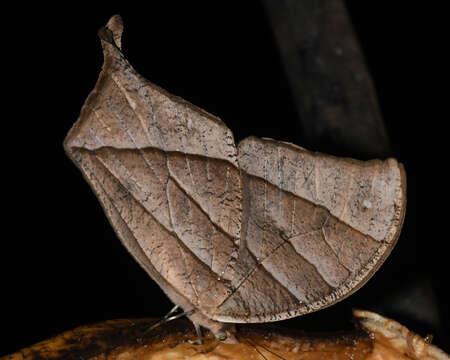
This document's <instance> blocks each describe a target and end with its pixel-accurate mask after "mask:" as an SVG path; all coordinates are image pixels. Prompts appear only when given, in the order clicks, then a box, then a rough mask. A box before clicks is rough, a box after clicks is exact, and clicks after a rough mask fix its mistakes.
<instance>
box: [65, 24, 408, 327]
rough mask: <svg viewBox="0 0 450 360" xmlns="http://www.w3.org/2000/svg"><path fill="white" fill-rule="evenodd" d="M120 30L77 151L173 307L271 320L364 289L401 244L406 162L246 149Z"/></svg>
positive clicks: (290, 148) (70, 140)
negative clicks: (136, 51) (149, 64)
mask: <svg viewBox="0 0 450 360" xmlns="http://www.w3.org/2000/svg"><path fill="white" fill-rule="evenodd" d="M119 21H120V19H119V18H118V17H113V18H112V19H111V21H110V23H109V24H108V27H107V28H106V29H104V30H103V33H102V34H101V38H102V46H103V49H104V55H105V63H104V66H103V69H102V72H101V74H100V77H99V80H98V82H97V85H96V87H95V89H94V91H93V92H92V93H91V94H90V95H89V97H88V99H87V101H86V103H85V105H84V106H83V109H82V111H81V115H80V119H79V120H78V121H77V122H76V124H75V125H74V126H73V128H72V130H71V131H70V132H69V134H68V136H67V138H66V141H65V149H66V151H67V153H68V154H69V156H70V157H71V158H72V159H73V160H74V162H75V163H76V164H77V166H78V167H79V168H80V169H81V171H82V172H83V174H84V176H85V178H86V179H87V181H88V182H89V184H90V185H91V187H92V189H93V190H94V192H95V193H96V195H97V196H98V198H99V200H100V202H101V204H102V206H103V208H104V210H105V213H106V215H107V216H108V219H109V220H110V222H111V224H112V226H113V228H114V229H115V231H116V232H117V234H118V236H119V238H120V239H121V241H122V242H123V243H124V245H125V246H126V247H127V249H128V250H129V251H130V253H131V254H132V255H133V256H134V257H135V258H136V260H137V261H138V262H139V263H140V264H141V266H143V268H144V269H145V270H146V271H147V272H148V273H149V274H150V275H151V276H152V278H153V279H154V280H155V281H156V282H157V283H158V284H159V285H160V286H161V288H162V289H163V290H164V291H165V292H166V294H167V295H168V296H169V297H170V299H171V300H172V301H173V302H174V303H176V304H178V305H180V306H182V307H183V308H184V310H190V309H196V311H198V312H201V313H202V314H203V315H205V316H206V317H207V318H208V319H212V320H216V321H220V322H265V321H274V320H280V319H285V318H289V317H293V316H297V315H300V314H303V313H306V312H310V311H314V310H317V309H319V308H321V307H324V306H328V305H330V304H332V303H334V302H336V301H338V300H339V299H341V298H343V297H345V296H346V295H348V294H350V293H351V292H353V291H354V290H356V289H357V288H359V287H360V286H361V285H362V284H363V283H364V282H365V281H366V280H367V279H368V278H369V277H370V274H371V273H372V272H373V271H375V270H376V269H377V268H378V267H379V266H380V264H381V263H382V261H383V260H384V258H385V257H386V256H387V255H388V253H389V252H390V250H391V249H392V247H393V245H394V243H395V240H396V238H397V236H398V231H399V229H400V227H401V222H402V220H403V213H404V208H405V193H404V189H405V184H404V182H405V179H404V173H403V170H402V167H401V166H400V165H399V164H398V163H397V162H396V161H395V160H393V159H389V160H387V161H384V162H383V161H378V160H376V161H369V162H360V161H356V160H350V159H339V158H335V157H332V156H328V155H322V154H315V153H311V152H309V151H306V150H304V149H302V148H299V147H296V146H294V145H291V144H286V143H282V142H277V141H274V140H268V139H258V138H248V139H246V140H244V141H242V142H241V143H240V144H239V149H237V148H236V146H235V144H234V140H233V136H232V133H231V131H230V130H229V129H228V128H227V127H226V126H225V125H224V124H223V123H222V121H220V120H219V119H218V118H216V117H214V116H212V115H210V114H208V113H206V112H205V111H203V110H201V109H198V108H196V107H195V106H193V105H191V104H189V103H187V102H185V101H184V100H182V99H180V98H176V97H174V96H172V95H169V94H168V93H167V92H165V91H164V90H162V89H160V88H158V87H157V86H155V85H153V84H152V83H150V82H149V81H147V80H146V79H144V78H142V77H141V76H140V75H139V74H138V73H137V72H136V71H135V70H134V69H133V68H132V67H131V65H130V64H129V63H128V62H127V61H126V59H125V58H124V57H123V55H122V53H121V50H120V48H119V47H120V35H121V30H122V28H121V23H120V22H119ZM109 29H113V31H112V32H111V31H109ZM205 326H206V325H205Z"/></svg>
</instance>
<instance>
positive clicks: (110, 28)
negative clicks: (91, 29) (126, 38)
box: [98, 14, 123, 49]
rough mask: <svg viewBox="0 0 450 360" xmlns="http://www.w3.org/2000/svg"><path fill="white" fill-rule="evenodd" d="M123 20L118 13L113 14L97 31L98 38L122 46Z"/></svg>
mask: <svg viewBox="0 0 450 360" xmlns="http://www.w3.org/2000/svg"><path fill="white" fill-rule="evenodd" d="M122 33H123V20H122V17H121V16H120V15H117V14H116V15H113V16H111V18H110V19H109V20H108V22H107V23H106V25H105V26H104V27H102V28H101V29H100V30H99V31H98V36H99V37H100V39H101V40H102V41H104V42H106V43H109V44H111V45H115V46H117V47H118V48H119V49H121V48H122Z"/></svg>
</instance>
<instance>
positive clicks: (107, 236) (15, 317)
mask: <svg viewBox="0 0 450 360" xmlns="http://www.w3.org/2000/svg"><path fill="white" fill-rule="evenodd" d="M185 3H187V2H175V1H166V2H162V1H161V2H151V1H148V2H146V5H145V6H143V5H142V4H132V3H131V2H127V3H126V4H122V5H120V6H113V5H111V3H109V5H106V4H104V5H102V6H100V4H97V5H96V6H93V5H92V4H91V5H88V4H83V3H81V2H77V3H73V4H75V5H67V4H65V5H64V6H60V7H58V5H53V6H48V7H45V6H44V5H40V6H39V7H37V6H36V7H30V6H27V7H26V8H25V7H24V8H23V9H19V8H16V9H14V10H11V11H9V12H5V14H4V15H3V16H4V18H7V20H11V21H9V22H8V24H7V25H6V24H5V23H4V24H3V26H5V29H4V30H3V31H2V34H3V37H4V39H3V49H4V51H3V54H4V55H3V56H4V57H5V58H7V60H8V61H9V62H10V63H11V66H7V67H6V66H5V67H3V74H4V78H6V77H7V78H8V80H9V81H11V84H12V85H8V86H6V85H4V87H6V88H7V90H8V92H9V96H8V97H6V98H5V99H6V102H5V104H4V107H6V108H10V109H12V110H13V111H12V112H11V113H9V115H7V116H5V115H4V116H2V120H3V121H2V127H3V131H2V135H3V144H4V146H3V150H4V151H3V156H2V160H3V166H4V170H3V178H4V179H5V180H6V184H5V185H3V186H2V188H3V194H4V195H6V201H4V202H3V204H4V208H5V209H6V210H7V215H6V217H4V218H3V228H4V233H3V235H2V239H3V241H2V244H3V246H2V253H1V256H2V263H1V269H0V270H1V275H0V276H1V284H2V285H1V291H2V295H1V299H2V305H1V308H0V321H1V323H0V324H1V326H2V328H3V329H6V330H7V335H6V337H3V338H2V340H0V355H3V354H6V353H10V352H13V351H16V350H18V349H19V348H21V347H24V346H28V345H31V344H32V343H34V342H37V341H40V340H43V339H45V338H48V337H49V336H51V335H55V334H57V333H60V332H62V331H64V330H67V329H70V328H73V327H75V326H78V325H83V324H88V323H92V322H96V321H101V320H106V319H114V318H132V317H147V316H151V317H157V316H162V315H164V314H165V313H166V312H167V311H168V310H169V309H170V308H171V306H172V304H171V303H170V302H169V301H168V299H167V298H166V296H165V295H164V293H163V292H162V291H161V290H160V289H159V288H158V287H157V286H156V284H155V283H154V282H153V281H152V280H151V279H150V278H149V277H148V276H147V275H146V273H145V272H144V271H143V270H141V268H140V267H139V266H138V265H137V263H135V261H134V260H133V259H132V257H131V256H130V255H129V254H128V253H127V252H126V250H125V248H124V247H123V246H122V245H121V243H120V241H119V240H118V239H117V237H116V236H115V234H114V232H113V230H112V228H111V227H110V225H109V223H108V221H107V220H106V217H105V216H104V214H103V212H102V209H101V207H100V205H99V203H98V201H97V200H96V198H95V196H94V195H93V193H92V192H91V190H90V188H89V186H88V184H87V183H86V182H85V181H84V180H83V178H82V176H81V174H80V172H79V171H78V170H77V168H76V167H75V166H74V165H73V164H72V163H71V162H70V161H69V160H68V159H67V157H66V156H65V154H64V151H63V148H62V142H63V139H64V137H65V135H66V133H67V131H68V130H69V129H70V127H71V126H72V124H73V123H74V122H75V120H76V119H77V117H78V114H79V111H80V109H81V106H82V105H83V102H84V100H85V99H86V97H87V95H88V94H89V92H90V91H91V90H92V88H93V87H94V85H95V82H96V79H97V76H98V73H99V71H100V68H101V64H102V53H101V47H100V42H99V40H98V37H97V30H98V29H99V28H100V27H101V26H102V25H104V24H105V23H106V22H107V20H108V19H109V17H110V16H111V15H113V14H116V13H119V14H120V15H121V16H122V18H123V20H124V23H125V32H124V35H123V39H122V44H123V51H124V53H125V56H126V57H127V58H128V59H129V61H130V62H131V64H132V65H133V66H134V67H135V68H136V69H137V70H138V71H139V72H140V73H141V74H142V75H144V76H145V77H146V78H148V79H150V80H151V81H152V82H154V83H156V84H158V85H160V86H161V87H163V88H165V89H166V90H168V91H169V92H171V93H173V94H175V95H178V96H181V97H183V98H185V99H186V100H188V101H190V102H192V103H194V104H196V105H197V106H200V107H202V108H204V109H206V110H207V111H208V112H210V113H212V114H215V115H217V116H219V117H220V118H222V119H223V120H224V122H225V123H226V124H227V125H228V126H229V127H230V129H231V130H232V131H233V132H234V134H235V139H236V141H239V140H241V139H243V138H244V137H246V136H249V135H256V136H259V137H263V136H264V137H271V138H275V139H279V140H284V141H290V142H294V143H297V144H299V145H301V144H302V134H301V132H300V131H299V130H298V129H299V126H298V120H297V114H296V111H295V107H294V105H293V102H292V97H291V94H290V89H289V85H288V82H287V79H286V76H285V74H284V71H283V68H282V65H281V61H280V58H279V54H278V49H277V45H276V43H275V40H274V38H273V35H272V33H271V29H270V25H269V22H268V19H267V16H266V14H265V12H264V7H263V6H262V4H261V3H260V2H259V1H246V2H243V1H241V2H233V1H230V2H220V3H219V2H212V1H211V2H198V3H197V2H196V5H193V4H192V3H193V2H189V3H190V4H189V5H187V4H185ZM183 4H184V5H183ZM347 5H348V8H349V11H350V15H351V18H352V21H353V23H354V26H355V29H356V32H357V35H358V37H359V39H360V41H361V45H362V48H363V51H364V53H365V55H366V59H367V63H368V66H369V69H370V72H371V74H372V76H373V78H374V82H375V86H376V89H377V92H378V97H379V102H380V106H381V110H382V113H383V116H384V118H385V121H386V125H387V128H388V131H389V135H390V137H391V141H392V145H393V149H394V150H393V152H394V155H395V157H397V158H398V159H399V160H400V161H401V162H402V163H404V164H405V168H406V171H407V174H408V208H407V214H406V220H405V225H404V230H403V232H402V234H401V237H400V239H399V243H398V245H397V247H396V248H395V249H394V250H393V252H392V254H391V256H390V257H389V258H388V259H387V260H386V262H385V265H383V266H382V267H381V269H380V270H379V272H378V273H377V274H376V275H375V276H374V277H373V278H372V279H371V280H370V281H369V282H368V283H367V284H366V286H364V287H363V288H362V289H361V290H359V291H358V292H357V293H355V294H354V295H353V296H351V297H349V298H347V299H346V300H344V301H342V302H340V303H338V304H336V305H335V306H332V307H330V308H328V309H324V310H322V311H320V312H317V313H314V314H310V315H306V316H303V317H301V318H297V319H293V320H289V321H285V322H283V323H282V325H284V326H290V327H295V328H299V329H305V330H319V331H335V330H338V329H345V328H351V327H352V324H351V322H350V319H351V309H352V308H354V307H357V308H363V309H368V310H375V311H380V312H381V313H382V314H384V315H387V316H392V317H394V318H395V319H397V320H399V321H401V322H402V323H404V324H405V325H407V326H408V327H410V328H411V329H413V330H415V331H417V332H419V333H421V334H422V335H426V334H428V333H433V334H435V342H436V343H437V344H439V345H440V346H441V347H443V348H444V349H448V342H449V338H448V332H449V328H448V322H445V321H443V320H444V316H446V315H448V306H447V305H446V303H445V299H444V291H445V287H446V281H445V280H446V279H444V278H445V277H446V275H447V274H448V270H447V267H446V264H442V263H439V262H438V261H436V260H435V256H434V254H435V253H436V252H439V251H441V250H440V249H442V250H443V249H444V247H443V243H442V242H441V240H440V237H434V236H428V237H426V238H423V237H419V235H418V234H417V231H418V228H419V226H418V225H419V224H420V223H421V221H420V219H421V211H418V210H419V209H418V205H417V201H418V200H417V195H416V194H417V193H418V188H419V186H418V183H417V175H418V172H419V167H420V166H421V165H420V162H419V160H418V158H417V153H418V147H419V145H418V139H417V131H416V126H415V123H416V120H417V116H418V115H417V114H416V111H415V105H414V103H413V101H412V98H411V93H412V92H415V91H416V90H415V89H416V88H417V87H418V84H417V82H416V76H415V74H416V73H417V70H418V69H417V63H415V62H414V61H413V60H412V59H413V58H414V54H415V53H416V51H417V42H416V39H415V35H412V33H411V29H412V28H413V27H414V26H416V23H415V21H412V20H411V18H410V17H409V13H408V12H405V9H404V8H402V7H401V6H400V5H395V4H392V2H388V1H385V2H372V3H370V4H368V3H367V2H364V4H362V3H361V2H359V1H347ZM4 84H5V83H4ZM5 114H6V113H5ZM314 150H319V151H326V150H327V145H326V144H316V147H315V149H314ZM339 155H345V154H339ZM3 198H4V199H5V196H4V197H3ZM422 210H423V211H425V210H424V209H422ZM415 284H418V285H417V286H416V285H415ZM411 288H413V290H411ZM411 291H412V293H411ZM399 294H400V295H399ZM403 294H406V295H403ZM398 297H400V298H402V299H403V301H405V300H406V301H407V302H409V308H408V306H403V305H400V306H393V305H392V304H391V303H392V302H393V301H394V300H392V299H394V298H398ZM391 300H392V301H391ZM400 303H401V301H400ZM430 304H432V305H430ZM433 304H434V305H433ZM410 308H412V309H413V310H412V311H411V310H409V309H410ZM422 314H423V315H422ZM427 314H431V315H427ZM433 314H434V315H433ZM436 314H437V315H436ZM436 316H437V317H436ZM436 319H437V320H436Z"/></svg>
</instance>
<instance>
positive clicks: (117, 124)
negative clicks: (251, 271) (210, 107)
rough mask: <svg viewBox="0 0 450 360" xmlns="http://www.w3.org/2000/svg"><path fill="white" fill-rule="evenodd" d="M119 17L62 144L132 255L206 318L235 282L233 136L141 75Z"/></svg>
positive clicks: (237, 210) (237, 198)
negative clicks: (127, 54) (123, 45)
mask: <svg viewBox="0 0 450 360" xmlns="http://www.w3.org/2000/svg"><path fill="white" fill-rule="evenodd" d="M118 21H119V20H118V18H112V20H111V21H110V23H109V24H108V26H107V27H106V28H105V29H104V30H103V31H102V32H101V38H102V46H103V49H104V56H105V63H104V66H103V69H102V72H101V74H100V77H99V80H98V82H97V85H96V87H95V89H94V90H93V92H92V93H91V94H90V96H89V97H88V99H87V101H86V103H85V105H84V106H83V109H82V111H81V116H80V119H79V120H78V121H77V123H76V124H75V125H74V127H73V128H72V130H71V131H70V133H69V135H68V136H67V138H66V141H65V148H66V151H67V153H68V154H69V155H70V157H71V158H72V159H73V160H74V161H75V162H76V164H77V165H78V167H79V168H80V169H81V171H82V172H83V174H84V176H85V177H86V179H87V181H88V182H89V183H90V185H91V187H92V189H93V190H94V191H95V193H96V195H97V196H98V198H99V199H100V201H101V203H102V206H103V208H104V210H105V212H106V214H107V216H108V218H109V220H110V222H111V224H112V226H113V227H114V229H115V230H116V232H117V234H118V235H119V237H120V239H121V240H122V242H123V243H124V245H125V246H126V247H127V248H128V250H129V251H130V253H131V254H132V255H133V256H134V257H135V258H136V260H138V262H139V263H140V264H141V265H142V266H143V267H144V268H145V269H146V270H147V272H148V273H149V274H150V275H151V276H152V277H153V278H154V279H155V280H156V281H157V282H158V284H159V285H160V286H161V287H162V288H163V290H164V291H165V292H166V293H167V295H168V296H169V297H170V298H171V299H172V301H174V302H175V303H177V304H179V305H182V306H183V307H184V308H185V310H187V309H189V308H192V307H196V308H198V309H201V311H202V312H203V313H204V314H205V315H208V314H210V313H211V312H212V311H213V309H215V307H216V306H217V304H219V303H220V302H221V301H223V299H224V298H225V297H226V296H227V294H228V293H229V287H230V285H229V283H230V280H231V278H233V277H235V274H234V273H233V271H234V270H233V267H230V266H227V264H229V263H232V262H233V259H234V258H235V257H236V254H237V245H238V243H239V237H240V224H241V183H240V175H239V170H238V164H237V151H236V148H235V145H234V140H233V136H232V133H231V132H230V130H229V129H228V128H227V127H226V126H225V125H224V124H223V123H222V122H221V121H220V120H219V119H217V118H215V117H214V116H212V115H210V114H208V113H206V112H204V111H202V110H200V109H198V108H196V107H195V106H193V105H191V104H189V103H187V102H185V101H184V100H182V99H179V98H176V97H173V96H171V95H169V94H167V93H166V92H165V91H163V90H162V89H160V88H158V87H157V86H155V85H153V84H152V83H150V82H149V81H147V80H145V79H144V78H142V77H141V76H140V75H138V74H137V72H136V71H135V70H134V69H133V68H132V67H131V65H130V64H129V63H128V62H127V61H126V60H125V58H124V57H123V55H122V53H121V51H120V48H119V46H120V36H119V37H118V36H117V34H120V33H121V30H120V26H121V24H120V23H118ZM218 279H219V280H218Z"/></svg>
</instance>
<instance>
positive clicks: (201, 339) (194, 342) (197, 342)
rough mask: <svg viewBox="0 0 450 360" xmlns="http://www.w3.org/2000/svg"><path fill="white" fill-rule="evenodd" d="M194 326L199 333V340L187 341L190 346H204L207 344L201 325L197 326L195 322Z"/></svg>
mask: <svg viewBox="0 0 450 360" xmlns="http://www.w3.org/2000/svg"><path fill="white" fill-rule="evenodd" d="M193 324H194V328H195V332H196V333H197V337H198V340H197V341H192V340H187V341H188V343H189V344H192V345H203V344H204V343H205V340H204V339H203V335H202V329H201V328H200V325H199V324H197V323H196V322H193Z"/></svg>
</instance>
